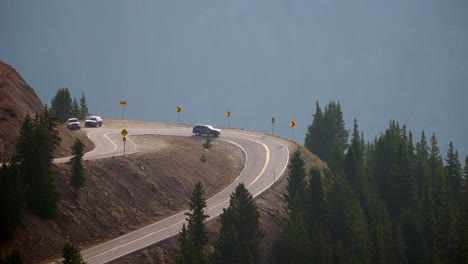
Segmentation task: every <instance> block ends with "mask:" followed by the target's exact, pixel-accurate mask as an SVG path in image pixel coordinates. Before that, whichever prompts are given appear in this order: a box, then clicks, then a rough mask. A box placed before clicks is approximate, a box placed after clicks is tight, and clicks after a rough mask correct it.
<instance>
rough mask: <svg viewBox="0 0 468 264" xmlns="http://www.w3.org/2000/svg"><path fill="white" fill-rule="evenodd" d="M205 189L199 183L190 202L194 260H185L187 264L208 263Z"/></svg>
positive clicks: (189, 224)
mask: <svg viewBox="0 0 468 264" xmlns="http://www.w3.org/2000/svg"><path fill="white" fill-rule="evenodd" d="M204 195H205V189H204V188H203V185H202V184H201V183H200V182H198V183H197V184H196V185H195V189H194V190H193V193H192V197H191V198H190V202H189V212H187V213H185V215H186V216H187V218H186V220H187V222H188V225H187V234H188V240H189V241H190V244H191V248H192V253H193V254H192V255H191V257H192V259H185V261H186V263H206V262H207V261H208V260H207V257H206V254H205V251H204V247H205V245H206V243H207V242H208V234H207V231H206V228H205V220H206V219H207V218H208V217H209V215H207V214H205V208H206V200H205V198H204Z"/></svg>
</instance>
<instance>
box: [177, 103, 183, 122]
mask: <svg viewBox="0 0 468 264" xmlns="http://www.w3.org/2000/svg"><path fill="white" fill-rule="evenodd" d="M176 112H177V123H180V113H181V112H182V107H181V106H177V107H176Z"/></svg>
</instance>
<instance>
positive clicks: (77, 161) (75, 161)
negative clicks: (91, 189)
mask: <svg viewBox="0 0 468 264" xmlns="http://www.w3.org/2000/svg"><path fill="white" fill-rule="evenodd" d="M84 148H85V145H84V144H83V142H81V140H80V139H78V138H77V139H76V140H75V143H73V146H72V155H73V157H72V158H71V159H70V166H71V172H72V176H71V185H72V186H73V187H75V191H78V189H79V188H81V187H83V186H84V183H85V180H86V178H85V175H84V174H85V173H84V166H83V156H84Z"/></svg>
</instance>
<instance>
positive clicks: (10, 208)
mask: <svg viewBox="0 0 468 264" xmlns="http://www.w3.org/2000/svg"><path fill="white" fill-rule="evenodd" d="M19 180H20V177H19V175H18V171H17V169H16V166H15V164H13V163H12V164H10V165H7V164H6V163H5V161H4V162H3V164H2V167H1V168H0V211H1V212H2V217H0V240H3V239H9V238H11V237H12V236H13V234H14V231H15V230H16V228H17V227H18V226H19V225H20V221H21V213H22V209H23V207H24V198H23V189H22V188H21V183H20V181H19Z"/></svg>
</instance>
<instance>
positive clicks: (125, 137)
mask: <svg viewBox="0 0 468 264" xmlns="http://www.w3.org/2000/svg"><path fill="white" fill-rule="evenodd" d="M120 134H122V141H123V143H124V156H125V142H127V135H128V131H127V130H126V129H125V128H124V129H123V130H122V132H120Z"/></svg>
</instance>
